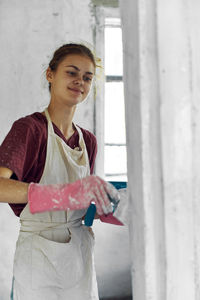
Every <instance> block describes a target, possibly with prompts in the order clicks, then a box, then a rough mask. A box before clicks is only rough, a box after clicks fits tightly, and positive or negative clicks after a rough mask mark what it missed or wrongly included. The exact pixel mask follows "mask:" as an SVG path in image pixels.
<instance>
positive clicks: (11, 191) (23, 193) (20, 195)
mask: <svg viewBox="0 0 200 300" xmlns="http://www.w3.org/2000/svg"><path fill="white" fill-rule="evenodd" d="M28 186H29V184H28V183H25V182H20V181H17V180H13V179H8V178H3V177H0V202H5V203H27V202H28V200H27V194H28Z"/></svg>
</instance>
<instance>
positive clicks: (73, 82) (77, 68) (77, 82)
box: [46, 54, 95, 106]
mask: <svg viewBox="0 0 200 300" xmlns="http://www.w3.org/2000/svg"><path fill="white" fill-rule="evenodd" d="M94 73H95V67H94V64H93V62H92V61H91V59H90V58H89V57H87V56H82V55H77V54H71V55H68V56H66V58H64V60H63V61H62V62H61V63H60V64H59V65H58V67H57V70H56V71H51V69H50V68H48V70H47V74H46V76H47V80H48V81H49V82H50V83H51V99H52V100H53V101H58V102H59V103H60V104H61V103H63V104H66V105H68V106H74V105H76V104H78V103H81V102H82V101H83V100H84V99H85V98H86V97H87V95H88V94H89V91H90V88H91V85H92V79H93V77H94Z"/></svg>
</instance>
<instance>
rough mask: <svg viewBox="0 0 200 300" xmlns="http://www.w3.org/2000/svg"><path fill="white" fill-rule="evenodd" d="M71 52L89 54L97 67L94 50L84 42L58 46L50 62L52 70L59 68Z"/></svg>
mask: <svg viewBox="0 0 200 300" xmlns="http://www.w3.org/2000/svg"><path fill="white" fill-rule="evenodd" d="M71 54H77V55H83V56H87V57H89V58H90V59H91V61H92V63H93V64H94V67H95V68H96V67H97V64H96V58H95V56H94V54H93V53H92V51H91V50H90V49H89V48H88V47H86V46H84V45H82V44H72V43H70V44H65V45H63V46H61V47H60V48H58V49H57V50H56V51H55V52H54V54H53V57H52V59H51V61H50V63H49V68H50V69H51V70H52V71H56V70H57V68H58V65H59V64H60V63H61V62H62V61H63V59H65V57H66V56H67V55H71ZM49 91H51V83H50V82H49Z"/></svg>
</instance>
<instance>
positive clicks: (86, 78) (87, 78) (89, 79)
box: [84, 77, 92, 81]
mask: <svg viewBox="0 0 200 300" xmlns="http://www.w3.org/2000/svg"><path fill="white" fill-rule="evenodd" d="M84 80H85V81H91V80H92V78H90V77H85V78H84Z"/></svg>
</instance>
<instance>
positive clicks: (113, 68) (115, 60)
mask: <svg viewBox="0 0 200 300" xmlns="http://www.w3.org/2000/svg"><path fill="white" fill-rule="evenodd" d="M122 72H123V65H122V30H121V28H117V27H116V28H115V27H106V28H105V74H106V75H119V76H122Z"/></svg>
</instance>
